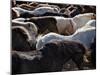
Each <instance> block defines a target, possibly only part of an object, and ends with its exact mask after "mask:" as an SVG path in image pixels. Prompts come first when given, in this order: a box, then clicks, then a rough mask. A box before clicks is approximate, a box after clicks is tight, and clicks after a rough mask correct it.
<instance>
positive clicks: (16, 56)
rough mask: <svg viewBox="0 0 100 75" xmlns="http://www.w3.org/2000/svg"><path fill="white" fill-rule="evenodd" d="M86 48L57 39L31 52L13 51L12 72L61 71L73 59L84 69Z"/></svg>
mask: <svg viewBox="0 0 100 75" xmlns="http://www.w3.org/2000/svg"><path fill="white" fill-rule="evenodd" d="M84 54H85V48H84V46H83V45H82V44H80V43H77V42H71V41H55V42H53V43H48V44H46V45H45V46H44V47H43V48H41V49H40V50H36V51H33V52H32V51H31V52H20V51H12V73H13V74H26V73H42V72H57V71H61V70H62V68H63V65H64V64H65V63H66V62H67V61H68V60H70V59H72V60H73V61H74V62H75V63H76V65H77V67H78V68H79V69H83V66H82V63H83V56H84Z"/></svg>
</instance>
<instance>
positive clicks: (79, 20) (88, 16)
mask: <svg viewBox="0 0 100 75" xmlns="http://www.w3.org/2000/svg"><path fill="white" fill-rule="evenodd" d="M95 18H96V15H95V14H94V13H84V14H79V15H76V16H75V17H73V21H74V22H75V23H76V26H77V27H76V29H78V28H81V27H83V26H84V25H85V24H86V23H87V22H88V21H89V20H92V19H95Z"/></svg>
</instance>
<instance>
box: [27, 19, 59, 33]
mask: <svg viewBox="0 0 100 75" xmlns="http://www.w3.org/2000/svg"><path fill="white" fill-rule="evenodd" d="M26 22H32V23H35V24H36V26H37V28H38V34H44V33H45V34H46V33H48V32H46V30H48V31H49V32H58V31H57V26H56V20H55V19H54V18H53V17H32V18H28V19H26Z"/></svg>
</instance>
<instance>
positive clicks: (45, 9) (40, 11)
mask: <svg viewBox="0 0 100 75" xmlns="http://www.w3.org/2000/svg"><path fill="white" fill-rule="evenodd" d="M12 10H14V11H17V12H18V13H19V14H20V15H21V14H24V13H29V14H31V15H34V16H40V15H43V14H45V13H46V12H56V13H58V12H59V10H58V9H57V8H52V7H38V8H36V9H34V10H31V11H29V10H26V9H22V8H20V7H13V8H12Z"/></svg>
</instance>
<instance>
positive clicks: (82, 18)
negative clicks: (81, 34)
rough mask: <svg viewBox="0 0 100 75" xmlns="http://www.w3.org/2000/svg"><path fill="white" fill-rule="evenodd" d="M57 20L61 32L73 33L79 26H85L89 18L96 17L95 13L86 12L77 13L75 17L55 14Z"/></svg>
mask: <svg viewBox="0 0 100 75" xmlns="http://www.w3.org/2000/svg"><path fill="white" fill-rule="evenodd" d="M54 18H55V19H56V21H57V24H56V25H57V29H58V33H59V34H68V35H70V34H73V33H74V32H75V31H76V30H77V29H78V28H81V27H83V26H84V25H85V24H86V23H87V22H88V21H89V20H92V19H94V18H95V14H94V13H85V14H79V15H76V16H75V17H73V18H64V17H58V16H54Z"/></svg>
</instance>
